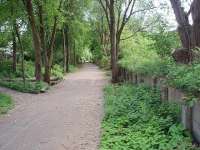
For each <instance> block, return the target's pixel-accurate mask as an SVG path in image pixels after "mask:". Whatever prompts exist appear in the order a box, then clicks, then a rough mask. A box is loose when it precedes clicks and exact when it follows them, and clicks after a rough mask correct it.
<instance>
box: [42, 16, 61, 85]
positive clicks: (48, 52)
mask: <svg viewBox="0 0 200 150" xmlns="http://www.w3.org/2000/svg"><path fill="white" fill-rule="evenodd" d="M57 19H58V18H57V17H55V18H54V25H53V30H52V34H51V40H50V45H49V48H48V49H46V54H45V74H44V81H45V82H47V83H49V84H50V81H51V79H50V78H51V67H52V61H53V48H54V43H55V37H56V27H57Z"/></svg>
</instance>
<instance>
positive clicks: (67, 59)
mask: <svg viewBox="0 0 200 150" xmlns="http://www.w3.org/2000/svg"><path fill="white" fill-rule="evenodd" d="M66 50H67V51H66V52H67V53H66V55H67V58H66V71H67V72H69V62H70V48H69V27H68V26H67V27H66Z"/></svg>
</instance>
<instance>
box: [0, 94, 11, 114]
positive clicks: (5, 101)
mask: <svg viewBox="0 0 200 150" xmlns="http://www.w3.org/2000/svg"><path fill="white" fill-rule="evenodd" d="M13 106H14V104H13V101H12V98H11V97H10V96H8V95H5V94H2V93H0V115H1V114H6V113H7V112H8V110H10V109H11V108H12V107H13Z"/></svg>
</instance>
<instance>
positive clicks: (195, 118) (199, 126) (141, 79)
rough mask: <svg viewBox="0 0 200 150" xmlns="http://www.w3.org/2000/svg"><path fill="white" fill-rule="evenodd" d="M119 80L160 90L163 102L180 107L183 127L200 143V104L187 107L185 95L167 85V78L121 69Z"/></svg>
mask: <svg viewBox="0 0 200 150" xmlns="http://www.w3.org/2000/svg"><path fill="white" fill-rule="evenodd" d="M119 80H120V81H121V82H129V83H132V84H135V85H139V84H145V85H147V86H150V87H152V88H158V89H159V90H160V98H161V100H162V101H168V102H173V103H174V102H175V103H177V104H178V105H180V107H181V114H180V119H181V123H182V125H183V127H184V128H186V129H188V130H189V131H190V132H191V134H192V135H193V137H194V139H195V140H196V141H197V142H198V143H200V102H197V103H195V104H194V105H193V106H192V107H191V106H188V105H186V104H185V103H184V98H185V93H184V92H182V91H181V90H178V89H176V88H173V87H170V86H168V85H166V82H165V81H166V79H165V78H160V77H155V76H147V75H140V74H137V73H134V72H130V71H128V70H126V69H124V68H120V69H119Z"/></svg>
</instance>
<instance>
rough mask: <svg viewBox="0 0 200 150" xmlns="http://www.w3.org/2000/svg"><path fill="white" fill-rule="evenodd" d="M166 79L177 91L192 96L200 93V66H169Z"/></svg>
mask: <svg viewBox="0 0 200 150" xmlns="http://www.w3.org/2000/svg"><path fill="white" fill-rule="evenodd" d="M167 78H168V83H169V84H170V85H172V86H174V87H176V88H178V89H182V90H184V91H186V92H189V93H192V94H194V95H198V94H199V93H200V64H192V65H174V66H171V68H170V70H169V73H168V75H167Z"/></svg>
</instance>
